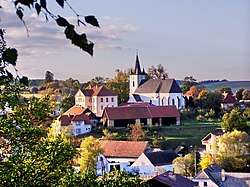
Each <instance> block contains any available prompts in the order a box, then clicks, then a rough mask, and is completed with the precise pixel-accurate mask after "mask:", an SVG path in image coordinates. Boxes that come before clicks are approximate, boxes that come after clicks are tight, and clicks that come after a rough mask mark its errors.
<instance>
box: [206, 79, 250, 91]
mask: <svg viewBox="0 0 250 187" xmlns="http://www.w3.org/2000/svg"><path fill="white" fill-rule="evenodd" d="M202 85H203V86H205V87H206V88H207V89H208V90H211V91H214V90H216V89H218V88H221V87H230V88H231V89H232V91H233V93H235V92H236V91H237V90H239V89H240V88H245V89H247V90H250V81H227V82H214V83H203V84H202Z"/></svg>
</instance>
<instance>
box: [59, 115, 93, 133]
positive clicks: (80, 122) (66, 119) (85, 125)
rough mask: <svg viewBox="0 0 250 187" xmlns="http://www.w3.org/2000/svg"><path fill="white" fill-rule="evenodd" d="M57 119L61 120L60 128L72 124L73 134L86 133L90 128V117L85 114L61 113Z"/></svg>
mask: <svg viewBox="0 0 250 187" xmlns="http://www.w3.org/2000/svg"><path fill="white" fill-rule="evenodd" d="M58 121H60V122H61V128H62V129H64V128H65V127H67V126H70V125H72V130H73V134H74V136H78V135H81V134H85V133H88V132H90V131H91V129H92V124H91V122H90V119H89V117H88V116H86V115H85V114H76V115H62V116H59V117H58Z"/></svg>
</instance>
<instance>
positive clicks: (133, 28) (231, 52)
mask: <svg viewBox="0 0 250 187" xmlns="http://www.w3.org/2000/svg"><path fill="white" fill-rule="evenodd" d="M9 2H10V0H7V1H2V2H1V6H2V7H3V9H1V10H0V17H1V22H0V27H1V28H5V29H6V40H7V43H8V45H9V46H10V47H15V48H17V49H18V51H19V58H18V63H17V64H18V65H17V68H18V70H19V71H20V72H21V73H22V74H23V75H26V76H28V77H29V78H30V79H33V78H44V75H45V72H46V71H47V70H48V71H51V72H52V73H53V74H54V77H55V78H56V79H68V78H70V77H71V78H73V79H78V80H79V81H80V82H86V81H88V80H90V79H92V78H94V77H96V76H101V77H107V78H113V77H114V76H115V74H116V73H115V70H116V69H121V70H127V69H128V68H132V67H134V64H135V55H136V50H138V52H139V58H140V62H141V66H142V67H144V68H145V70H147V69H148V68H149V67H150V66H152V65H154V66H157V65H158V64H162V65H163V66H164V67H165V68H166V71H167V72H168V73H169V76H170V77H171V78H175V79H183V78H184V77H185V76H193V77H194V78H196V79H197V80H198V81H201V80H207V79H220V80H221V79H228V80H250V1H249V0H237V1H236V0H156V1H152V0H151V1H150V0H136V1H133V0H120V1H117V0H106V1H103V0H102V1H101V0H84V1H83V0H68V2H69V3H71V5H72V7H74V9H75V10H76V12H77V13H79V14H81V15H95V16H96V18H97V19H98V21H99V24H100V26H101V28H94V27H91V26H87V27H84V26H82V27H81V28H77V30H78V31H79V33H81V32H86V33H87V36H88V38H89V39H90V40H92V41H93V42H94V43H95V47H94V57H91V56H90V55H88V54H87V53H85V52H83V51H82V50H80V49H79V48H77V47H75V46H73V45H72V44H71V43H70V41H69V40H67V39H66V38H65V36H64V34H63V31H64V30H63V28H59V27H57V26H56V24H55V22H54V21H53V20H52V19H50V21H49V22H46V21H45V18H44V16H43V15H42V14H41V15H40V16H39V17H38V16H37V15H36V14H35V12H31V11H30V10H29V9H25V16H24V20H25V21H26V24H27V27H28V29H29V30H30V34H29V37H27V34H26V31H25V27H24V26H23V25H22V22H21V21H20V20H19V19H18V18H17V16H16V15H15V10H14V8H13V7H12V5H11V4H10V3H9ZM49 8H51V9H52V11H54V12H55V14H58V13H57V12H60V13H61V15H63V16H64V17H67V18H68V19H69V20H71V21H72V23H73V24H74V23H76V17H75V16H74V13H73V12H72V11H70V9H69V8H68V7H67V6H66V7H65V9H64V10H62V9H60V8H59V7H58V6H56V4H55V3H52V4H49Z"/></svg>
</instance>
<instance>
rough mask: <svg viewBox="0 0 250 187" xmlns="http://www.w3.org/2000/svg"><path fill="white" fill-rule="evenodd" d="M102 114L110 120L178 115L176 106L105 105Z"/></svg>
mask: <svg viewBox="0 0 250 187" xmlns="http://www.w3.org/2000/svg"><path fill="white" fill-rule="evenodd" d="M103 115H104V116H105V117H106V118H108V119H110V120H118V119H138V118H159V117H179V116H180V113H179V111H178V110H177V108H176V107H175V106H173V105H171V106H127V107H125V106H123V107H106V108H105V109H104V112H103Z"/></svg>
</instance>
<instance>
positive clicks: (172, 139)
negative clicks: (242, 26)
mask: <svg viewBox="0 0 250 187" xmlns="http://www.w3.org/2000/svg"><path fill="white" fill-rule="evenodd" d="M148 131H149V132H148V133H147V134H148V135H149V136H148V138H151V139H153V138H159V139H161V140H162V141H164V145H163V147H162V145H161V147H162V148H165V149H173V148H175V147H176V146H178V145H180V144H185V145H186V146H188V147H189V146H190V145H192V146H196V147H198V148H202V147H204V146H202V144H201V139H202V138H204V137H205V136H206V135H207V134H208V133H210V132H212V133H215V132H221V128H220V124H219V123H211V122H210V123H208V122H206V123H197V122H195V121H194V122H186V123H185V122H184V123H183V124H182V125H178V126H176V125H175V126H166V127H160V128H159V129H158V130H156V129H155V130H153V131H150V128H149V129H148Z"/></svg>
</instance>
